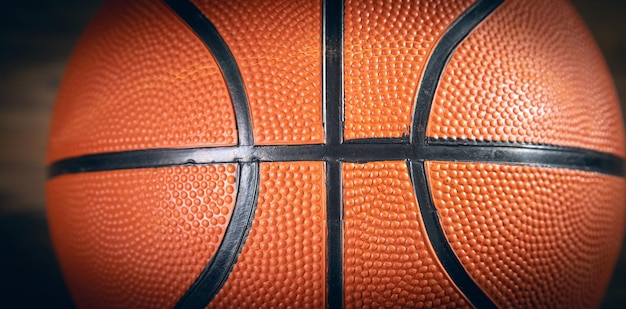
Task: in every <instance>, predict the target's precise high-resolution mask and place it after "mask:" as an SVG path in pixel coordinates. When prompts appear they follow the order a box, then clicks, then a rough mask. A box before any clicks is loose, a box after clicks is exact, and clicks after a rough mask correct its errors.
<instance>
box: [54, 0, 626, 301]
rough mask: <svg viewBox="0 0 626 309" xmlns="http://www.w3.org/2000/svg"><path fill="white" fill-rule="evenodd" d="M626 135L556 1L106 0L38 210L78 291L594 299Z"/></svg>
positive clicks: (614, 234)
mask: <svg viewBox="0 0 626 309" xmlns="http://www.w3.org/2000/svg"><path fill="white" fill-rule="evenodd" d="M624 155H625V147H624V126H623V121H622V114H621V110H620V105H619V102H618V98H617V95H616V92H615V89H614V86H613V81H612V79H611V76H610V74H609V71H608V69H607V67H606V64H605V63H604V60H603V58H602V54H601V53H600V51H599V49H598V47H597V46H596V43H595V42H594V40H593V38H592V36H591V34H590V33H589V32H588V30H587V28H586V26H585V25H584V23H583V21H582V20H581V18H580V17H579V16H578V14H577V13H576V11H575V10H574V8H573V7H572V6H571V4H569V3H568V2H566V1H560V0H558V1H557V0H504V1H501V0H496V1H492V0H454V1H448V0H446V1H444V0H407V1H373V0H367V1H352V0H345V1H337V0H321V1H310V0H306V1H288V0H277V1H253V0H251V1H244V0H232V1H217V0H192V1H190V0H165V1H148V0H137V1H121V0H119V1H118V0H109V1H106V2H105V3H104V4H103V6H102V7H101V8H100V10H99V12H98V13H97V15H96V16H95V17H94V18H93V20H92V21H91V23H90V24H89V26H88V27H87V29H86V30H85V31H84V33H83V35H82V37H81V39H80V40H79V42H78V44H77V46H76V48H75V50H74V52H73V55H72V57H71V60H70V62H69V64H68V67H67V69H66V72H65V75H64V78H63V82H62V84H61V86H60V89H59V92H58V96H57V101H56V105H55V108H54V112H53V116H52V125H51V129H50V136H49V145H48V152H47V164H48V173H49V175H48V180H47V183H46V199H47V211H48V222H49V226H50V233H51V238H52V243H53V246H54V249H55V253H56V256H57V259H58V262H59V264H60V267H61V270H62V273H63V276H64V280H65V283H66V284H67V286H68V288H69V290H70V293H71V295H72V298H73V301H74V302H75V304H76V306H78V307H80V308H205V307H207V308H227V307H230V308H344V307H345V308H362V307H366V308H371V307H375V308H382V307H384V308H392V307H393V308H417V307H420V308H422V307H425V308H431V307H438V308H444V307H445V308H455V307H463V308H465V307H474V308H509V307H515V308H535V307H538V308H589V307H594V306H598V305H599V304H600V302H601V300H602V298H603V295H604V292H605V289H606V287H607V285H608V282H609V279H610V277H611V274H612V271H613V267H614V265H615V263H616V261H617V256H618V253H619V250H620V246H621V243H622V236H623V230H624V219H625V213H624V210H625V208H624V205H625V204H626V200H625V196H624V192H625V190H626V182H625V181H624V172H623V170H624Z"/></svg>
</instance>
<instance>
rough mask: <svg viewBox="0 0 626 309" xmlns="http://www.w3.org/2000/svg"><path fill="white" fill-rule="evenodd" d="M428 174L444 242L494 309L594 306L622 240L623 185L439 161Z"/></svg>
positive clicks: (553, 172) (554, 172)
mask: <svg viewBox="0 0 626 309" xmlns="http://www.w3.org/2000/svg"><path fill="white" fill-rule="evenodd" d="M427 173H428V179H429V182H430V186H431V190H432V195H433V200H434V204H435V206H436V208H437V210H438V211H439V216H440V220H441V222H442V226H443V228H444V231H445V234H446V237H447V239H448V241H449V242H450V244H451V246H452V248H453V250H454V251H455V253H456V255H457V256H458V258H459V260H460V261H461V263H462V264H463V266H464V267H465V269H466V270H467V271H468V273H469V274H470V276H471V277H472V278H473V279H474V280H475V281H476V282H477V283H478V284H479V285H480V286H481V287H482V288H483V289H484V290H485V292H487V294H488V295H489V296H490V297H491V298H492V299H493V300H494V301H495V303H496V304H497V305H499V306H501V307H503V308H511V307H516V308H592V307H596V306H598V305H599V302H600V300H601V299H602V295H603V293H604V290H605V288H606V286H607V284H608V281H609V278H610V275H611V271H612V268H613V266H614V264H615V262H616V258H617V255H618V252H619V248H620V244H621V240H622V232H623V229H624V204H625V203H626V201H625V199H624V194H623V192H624V190H625V189H626V183H625V181H624V179H623V178H618V177H614V176H608V175H600V174H595V173H591V172H583V171H573V170H564V169H551V168H540V167H528V166H513V165H495V164H480V163H444V162H427Z"/></svg>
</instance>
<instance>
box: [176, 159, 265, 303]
mask: <svg viewBox="0 0 626 309" xmlns="http://www.w3.org/2000/svg"><path fill="white" fill-rule="evenodd" d="M238 169H239V176H238V177H237V188H238V189H237V199H236V202H235V207H234V208H233V213H232V215H231V218H230V222H229V224H228V225H227V228H226V232H225V233H224V237H223V238H222V242H221V243H220V245H219V247H218V249H217V251H216V252H215V254H214V255H213V257H212V258H211V260H210V261H209V263H207V265H206V266H205V267H204V269H203V270H202V272H201V273H200V275H198V277H197V278H196V280H195V281H194V283H193V284H192V285H191V286H190V287H189V289H188V290H187V291H186V292H185V294H184V295H183V296H182V297H181V298H180V299H179V300H178V303H177V304H176V306H175V307H174V308H204V307H206V305H207V304H208V303H209V302H211V300H212V299H213V298H214V297H215V295H217V293H218V292H219V290H220V289H221V288H222V286H223V285H224V283H226V280H227V279H228V276H229V275H230V273H231V271H232V269H233V267H234V266H235V263H236V262H237V259H238V257H239V255H240V254H241V250H242V248H243V246H244V244H245V242H246V239H247V238H248V234H249V233H250V229H251V227H252V220H253V219H254V214H255V212H256V207H257V201H258V193H259V192H258V188H259V181H260V179H259V163H258V162H252V163H241V164H239V167H238Z"/></svg>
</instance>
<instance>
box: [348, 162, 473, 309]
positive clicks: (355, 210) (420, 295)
mask: <svg viewBox="0 0 626 309" xmlns="http://www.w3.org/2000/svg"><path fill="white" fill-rule="evenodd" d="M342 175H343V184H344V191H343V199H344V287H345V305H346V307H347V308H364V307H367V308H370V307H375V308H378V307H384V308H392V307H402V308H418V307H419V308H432V307H437V308H455V307H467V306H469V303H468V302H467V300H466V299H465V297H464V296H463V295H462V294H461V292H460V291H459V290H458V288H457V287H456V286H455V285H454V283H453V282H452V281H451V280H450V278H449V277H448V275H447V274H446V272H445V271H444V270H443V268H442V266H441V264H440V263H439V261H438V259H437V257H436V255H435V254H434V252H433V249H432V247H431V246H430V243H429V240H428V238H427V235H426V232H425V230H424V227H423V223H422V218H421V216H420V212H419V209H418V205H417V200H416V198H415V192H414V189H413V185H412V183H411V179H410V178H409V174H408V169H407V166H406V163H405V162H374V163H366V164H354V163H346V164H344V165H343V173H342Z"/></svg>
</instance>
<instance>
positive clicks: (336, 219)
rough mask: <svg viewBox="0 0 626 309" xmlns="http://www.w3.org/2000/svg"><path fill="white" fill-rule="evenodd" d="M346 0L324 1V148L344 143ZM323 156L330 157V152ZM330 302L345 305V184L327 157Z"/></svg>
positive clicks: (337, 165) (335, 164)
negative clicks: (344, 26) (344, 13)
mask: <svg viewBox="0 0 626 309" xmlns="http://www.w3.org/2000/svg"><path fill="white" fill-rule="evenodd" d="M343 5H344V3H343V0H323V2H322V29H321V30H322V37H323V55H322V57H323V61H322V62H323V63H322V65H323V66H322V79H323V81H322V87H323V88H322V89H323V90H322V91H323V94H322V100H323V107H324V115H323V119H324V135H325V139H326V143H325V145H323V147H324V148H327V149H328V148H329V147H334V148H339V147H340V145H341V144H342V143H343V131H344V119H343V111H344V101H343V31H344V30H343V12H344V7H343ZM319 158H325V159H330V158H329V156H319V157H317V159H318V160H319ZM326 161H327V162H326V228H327V235H326V237H327V245H326V306H327V308H342V307H343V299H344V295H343V293H344V291H343V193H342V191H343V184H342V182H341V162H339V161H330V160H326Z"/></svg>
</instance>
